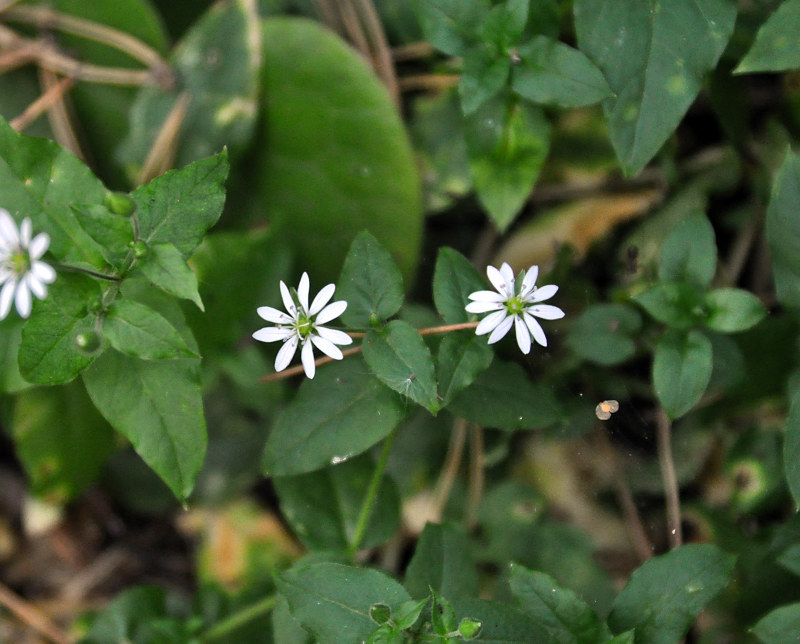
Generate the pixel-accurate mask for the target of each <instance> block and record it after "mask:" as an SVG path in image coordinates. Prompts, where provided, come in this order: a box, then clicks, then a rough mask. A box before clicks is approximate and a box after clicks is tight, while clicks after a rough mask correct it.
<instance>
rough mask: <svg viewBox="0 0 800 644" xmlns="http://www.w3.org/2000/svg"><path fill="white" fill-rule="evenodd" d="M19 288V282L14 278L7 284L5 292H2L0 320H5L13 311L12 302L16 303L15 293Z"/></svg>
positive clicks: (0, 295) (0, 293) (0, 294)
mask: <svg viewBox="0 0 800 644" xmlns="http://www.w3.org/2000/svg"><path fill="white" fill-rule="evenodd" d="M16 288H17V280H16V278H14V277H12V278H11V279H10V280H8V281H7V282H6V283H5V286H3V290H2V291H0V320H5V319H6V316H7V315H8V312H9V311H10V310H11V302H13V301H14V291H15V290H16Z"/></svg>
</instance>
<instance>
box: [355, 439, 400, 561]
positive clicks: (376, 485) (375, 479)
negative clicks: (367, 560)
mask: <svg viewBox="0 0 800 644" xmlns="http://www.w3.org/2000/svg"><path fill="white" fill-rule="evenodd" d="M399 427H400V426H399V425H397V426H396V427H395V428H394V429H393V430H392V432H391V433H390V434H389V435H388V436H387V437H386V440H385V441H383V448H382V449H381V455H380V457H379V458H378V463H377V465H376V466H375V471H374V472H373V473H372V480H371V481H370V482H369V487H368V488H367V495H366V496H365V497H364V503H363V505H362V506H361V512H360V513H359V515H358V523H357V524H356V531H355V534H354V535H353V540H352V541H351V542H350V547H349V548H348V549H347V552H348V554H349V555H350V556H353V555H355V554H356V552H358V549H359V547H360V546H361V542H362V541H363V540H364V534H365V533H366V531H367V523H369V516H370V514H372V506H373V505H375V500H376V499H377V498H378V490H379V489H380V486H381V480H382V479H383V472H384V471H385V470H386V463H387V462H388V461H389V453H390V452H391V451H392V443H394V439H395V436H397V430H398V428H399Z"/></svg>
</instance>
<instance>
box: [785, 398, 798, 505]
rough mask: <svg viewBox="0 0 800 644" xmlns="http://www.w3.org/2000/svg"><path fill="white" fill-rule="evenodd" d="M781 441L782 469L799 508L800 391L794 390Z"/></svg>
mask: <svg viewBox="0 0 800 644" xmlns="http://www.w3.org/2000/svg"><path fill="white" fill-rule="evenodd" d="M785 431H786V436H785V438H784V440H783V468H784V470H785V472H786V482H787V483H788V484H789V491H790V492H791V493H792V498H793V499H794V502H795V505H797V506H800V389H798V388H795V390H794V395H793V397H792V404H791V406H790V408H789V415H788V416H787V418H786V426H785Z"/></svg>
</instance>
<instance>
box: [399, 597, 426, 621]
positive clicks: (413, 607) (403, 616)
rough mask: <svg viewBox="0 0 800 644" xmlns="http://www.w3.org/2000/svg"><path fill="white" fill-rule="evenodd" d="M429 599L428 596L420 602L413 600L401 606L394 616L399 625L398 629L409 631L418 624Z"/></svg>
mask: <svg viewBox="0 0 800 644" xmlns="http://www.w3.org/2000/svg"><path fill="white" fill-rule="evenodd" d="M429 599H430V597H429V596H426V597H425V599H421V600H419V601H414V600H411V601H407V602H404V603H402V604H400V606H398V607H397V610H395V611H394V613H393V614H392V620H393V621H394V623H395V624H397V628H402V629H407V628H411V627H412V626H413V625H414V624H416V623H417V620H418V619H419V616H420V615H421V614H422V611H423V610H424V609H425V606H427V605H428V600H429Z"/></svg>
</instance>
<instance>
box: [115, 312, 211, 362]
mask: <svg viewBox="0 0 800 644" xmlns="http://www.w3.org/2000/svg"><path fill="white" fill-rule="evenodd" d="M103 336H104V337H105V338H107V339H108V341H109V342H110V343H111V346H112V347H114V348H115V349H116V350H117V351H119V352H120V353H124V354H125V355H126V356H131V357H134V358H141V359H143V360H176V359H180V358H199V357H200V356H199V355H198V354H197V352H196V351H193V350H192V349H190V348H189V346H188V345H187V344H186V341H185V340H184V339H183V338H182V337H181V335H180V334H179V333H178V331H177V330H176V329H175V328H174V327H173V326H172V325H171V324H170V323H169V321H168V320H167V319H166V318H165V317H164V316H163V315H161V314H160V313H159V312H158V311H154V310H153V309H151V308H150V307H148V306H145V305H144V304H140V303H139V302H134V301H132V300H128V299H124V298H118V299H117V300H115V301H114V302H112V303H111V305H110V306H109V307H108V309H107V310H106V312H105V314H104V315H103Z"/></svg>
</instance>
